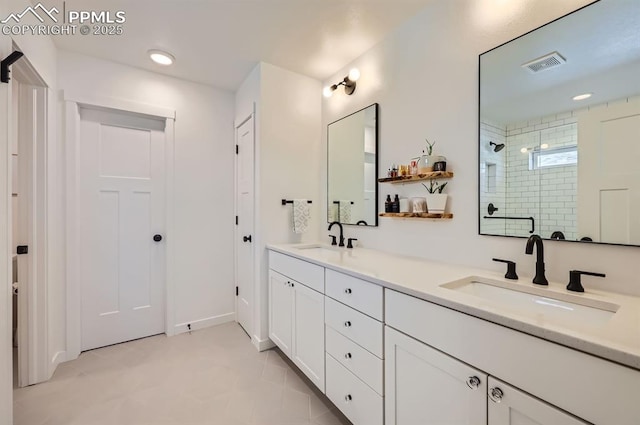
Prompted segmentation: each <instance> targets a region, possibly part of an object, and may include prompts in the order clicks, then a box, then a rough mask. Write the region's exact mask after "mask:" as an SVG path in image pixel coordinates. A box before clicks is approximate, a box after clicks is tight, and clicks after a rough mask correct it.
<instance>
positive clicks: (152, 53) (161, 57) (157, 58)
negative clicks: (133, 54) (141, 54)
mask: <svg viewBox="0 0 640 425" xmlns="http://www.w3.org/2000/svg"><path fill="white" fill-rule="evenodd" d="M147 53H149V57H150V58H151V60H152V61H154V62H155V63H157V64H159V65H164V66H168V65H171V64H172V63H173V62H174V61H175V58H174V57H173V55H171V54H169V53H167V52H163V51H162V50H149V51H148V52H147Z"/></svg>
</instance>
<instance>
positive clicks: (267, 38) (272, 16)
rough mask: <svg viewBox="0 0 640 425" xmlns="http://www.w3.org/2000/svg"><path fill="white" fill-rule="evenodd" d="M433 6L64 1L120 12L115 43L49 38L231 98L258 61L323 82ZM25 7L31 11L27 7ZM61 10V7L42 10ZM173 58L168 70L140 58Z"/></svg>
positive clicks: (55, 1) (416, 1)
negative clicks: (153, 53) (122, 18)
mask: <svg viewBox="0 0 640 425" xmlns="http://www.w3.org/2000/svg"><path fill="white" fill-rule="evenodd" d="M430 1H433V0H360V1H348V0H342V1H337V0H66V4H65V5H64V6H65V7H66V10H67V11H69V10H96V11H100V10H108V11H113V12H115V11H117V10H123V11H125V12H126V18H127V20H126V22H125V23H124V25H123V27H124V34H123V35H120V36H115V35H114V36H96V35H87V36H83V35H80V34H77V35H75V36H68V35H66V36H56V37H54V42H55V44H56V46H57V47H59V48H61V49H65V50H69V51H73V52H78V53H83V54H86V55H91V56H95V57H99V58H103V59H107V60H111V61H115V62H119V63H123V64H127V65H131V66H135V67H138V68H143V69H147V70H150V71H154V72H159V73H162V74H166V75H171V76H174V77H179V78H183V79H187V80H191V81H196V82H200V83H205V84H210V85H213V86H217V87H221V88H225V89H230V90H235V89H237V88H238V86H239V85H240V83H241V82H242V81H243V80H244V78H245V77H246V76H247V75H248V73H249V72H250V70H251V69H252V68H253V67H254V66H255V64H256V63H258V62H259V61H264V62H268V63H271V64H273V65H276V66H280V67H283V68H286V69H289V70H291V71H294V72H298V73H301V74H304V75H308V76H310V77H313V78H316V79H319V80H324V79H326V78H328V77H329V76H331V75H332V74H334V73H335V72H337V71H338V70H339V69H341V68H342V67H344V66H345V65H346V64H348V63H349V62H351V61H352V60H354V59H355V58H357V57H358V56H360V55H361V54H363V53H364V52H365V51H367V50H368V49H370V48H371V47H372V46H374V45H375V44H376V43H377V42H379V41H380V40H381V39H382V38H384V36H385V35H386V34H388V33H389V32H390V31H392V30H393V29H394V28H396V27H397V26H399V25H400V24H401V23H402V22H404V21H405V20H407V19H409V18H410V17H411V16H413V15H415V14H416V13H417V12H418V11H419V10H420V9H422V8H423V7H424V6H425V5H426V4H427V3H429V2H430ZM33 3H34V4H35V3H37V0H36V1H33ZM45 4H46V6H48V7H51V6H54V5H55V6H56V7H58V8H59V9H60V10H61V11H62V10H63V9H62V8H63V0H51V1H46V2H45ZM149 49H162V50H166V51H168V52H170V53H172V54H173V55H174V56H175V57H176V63H175V64H174V65H172V66H170V67H159V66H158V65H155V64H154V63H152V62H151V61H150V59H149V57H148V56H147V54H146V52H147V50H149Z"/></svg>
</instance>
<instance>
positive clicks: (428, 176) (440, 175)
mask: <svg viewBox="0 0 640 425" xmlns="http://www.w3.org/2000/svg"><path fill="white" fill-rule="evenodd" d="M452 177H453V173H452V172H451V171H434V172H432V173H425V174H417V175H413V176H399V177H383V178H380V179H378V183H411V182H418V181H423V180H434V179H450V178H452Z"/></svg>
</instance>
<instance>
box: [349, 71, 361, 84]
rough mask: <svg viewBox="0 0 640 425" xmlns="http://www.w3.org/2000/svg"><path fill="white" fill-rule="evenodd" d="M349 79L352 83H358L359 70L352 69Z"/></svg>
mask: <svg viewBox="0 0 640 425" xmlns="http://www.w3.org/2000/svg"><path fill="white" fill-rule="evenodd" d="M348 78H349V79H350V80H351V81H358V79H360V71H359V70H358V68H351V70H350V71H349V76H348Z"/></svg>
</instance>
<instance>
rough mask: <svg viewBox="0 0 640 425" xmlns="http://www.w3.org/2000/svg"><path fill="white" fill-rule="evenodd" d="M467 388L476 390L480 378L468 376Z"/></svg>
mask: <svg viewBox="0 0 640 425" xmlns="http://www.w3.org/2000/svg"><path fill="white" fill-rule="evenodd" d="M467 386H468V387H469V388H471V389H472V390H475V389H477V388H478V387H479V386H480V378H478V377H477V376H470V377H469V379H467Z"/></svg>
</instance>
